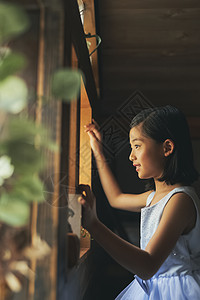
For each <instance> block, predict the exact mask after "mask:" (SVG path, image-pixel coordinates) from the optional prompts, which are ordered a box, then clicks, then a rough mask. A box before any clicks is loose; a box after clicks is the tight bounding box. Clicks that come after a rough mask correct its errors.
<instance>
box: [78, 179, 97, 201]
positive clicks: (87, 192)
mask: <svg viewBox="0 0 200 300" xmlns="http://www.w3.org/2000/svg"><path fill="white" fill-rule="evenodd" d="M78 190H79V192H80V193H81V194H82V195H81V197H82V199H83V200H84V201H86V202H87V203H88V204H89V205H90V207H92V206H93V202H94V199H93V194H92V191H91V189H90V186H89V185H86V184H80V185H79V186H78Z"/></svg>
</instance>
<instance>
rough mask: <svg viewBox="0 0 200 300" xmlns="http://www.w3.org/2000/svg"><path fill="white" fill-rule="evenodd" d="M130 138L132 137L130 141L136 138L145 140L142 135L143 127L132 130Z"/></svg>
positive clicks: (138, 126) (139, 126)
mask: <svg viewBox="0 0 200 300" xmlns="http://www.w3.org/2000/svg"><path fill="white" fill-rule="evenodd" d="M129 137H130V140H132V139H136V138H141V137H143V138H144V135H143V133H142V125H141V124H139V125H137V126H135V127H133V128H131V130H130V132H129Z"/></svg>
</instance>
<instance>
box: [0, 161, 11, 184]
mask: <svg viewBox="0 0 200 300" xmlns="http://www.w3.org/2000/svg"><path fill="white" fill-rule="evenodd" d="M13 172H14V166H13V165H11V158H10V157H8V156H7V155H3V156H1V157H0V186H1V185H2V184H3V182H4V179H7V178H9V177H11V176H12V174H13Z"/></svg>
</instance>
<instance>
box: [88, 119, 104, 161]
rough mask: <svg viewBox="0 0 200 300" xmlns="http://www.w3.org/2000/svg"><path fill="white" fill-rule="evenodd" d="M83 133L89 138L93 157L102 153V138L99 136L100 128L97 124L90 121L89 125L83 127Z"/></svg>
mask: <svg viewBox="0 0 200 300" xmlns="http://www.w3.org/2000/svg"><path fill="white" fill-rule="evenodd" d="M84 127H85V131H86V132H87V134H88V135H89V137H90V145H91V148H92V151H93V153H94V155H97V156H98V155H99V154H101V153H103V147H102V138H101V134H100V127H99V125H98V124H97V122H96V121H95V120H94V119H92V123H89V124H87V125H85V126H84Z"/></svg>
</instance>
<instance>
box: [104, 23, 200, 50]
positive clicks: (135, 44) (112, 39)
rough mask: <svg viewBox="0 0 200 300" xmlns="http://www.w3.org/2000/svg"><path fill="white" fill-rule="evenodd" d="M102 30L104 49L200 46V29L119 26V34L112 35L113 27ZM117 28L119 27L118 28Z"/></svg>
mask: <svg viewBox="0 0 200 300" xmlns="http://www.w3.org/2000/svg"><path fill="white" fill-rule="evenodd" d="M103 30H104V32H103ZM103 30H102V32H101V37H102V41H103V42H102V48H104V49H124V48H125V49H127V48H133V49H140V48H150V49H160V50H168V49H171V48H175V49H180V48H182V47H186V48H188V49H190V48H194V47H196V48H199V47H200V35H199V32H198V31H188V30H187V31H183V30H171V31H169V30H166V31H164V30H163V31H159V30H152V31H149V30H148V27H147V28H146V30H143V31H142V30H139V29H138V28H136V29H135V30H130V29H127V30H126V31H123V30H120V26H119V27H118V31H117V32H118V36H117V38H116V36H115V35H112V32H113V29H106V27H104V29H103ZM116 30H117V29H116Z"/></svg>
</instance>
